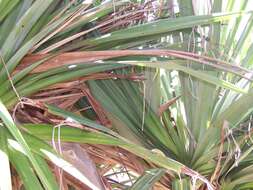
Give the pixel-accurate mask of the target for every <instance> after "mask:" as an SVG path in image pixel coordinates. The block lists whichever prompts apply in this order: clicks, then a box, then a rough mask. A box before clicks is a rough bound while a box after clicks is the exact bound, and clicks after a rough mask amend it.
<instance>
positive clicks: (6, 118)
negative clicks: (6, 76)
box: [0, 100, 56, 190]
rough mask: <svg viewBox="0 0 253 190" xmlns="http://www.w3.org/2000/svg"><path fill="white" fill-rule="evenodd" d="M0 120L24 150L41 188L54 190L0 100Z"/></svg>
mask: <svg viewBox="0 0 253 190" xmlns="http://www.w3.org/2000/svg"><path fill="white" fill-rule="evenodd" d="M0 118H1V119H2V120H3V122H4V124H5V125H6V127H7V128H8V130H9V131H10V133H11V134H12V136H13V137H14V138H15V139H16V140H17V141H18V143H19V144H20V145H21V146H22V148H23V149H24V151H25V153H26V154H27V157H28V158H29V160H30V161H31V163H32V165H33V167H34V169H35V171H36V173H37V174H38V176H39V178H40V180H41V182H42V184H43V186H44V187H45V188H46V189H52V190H53V189H56V188H55V187H54V186H53V184H51V183H50V181H49V180H48V178H47V176H46V174H45V172H44V171H43V169H42V168H41V165H40V164H39V162H38V160H37V159H36V158H35V156H34V155H33V153H32V152H31V149H30V147H29V146H28V144H27V143H26V141H25V139H24V137H23V135H22V134H21V132H20V130H19V129H18V128H17V126H16V125H15V123H14V121H13V120H12V117H11V115H10V114H9V112H8V110H7V109H6V107H5V106H4V105H3V103H2V102H1V100H0Z"/></svg>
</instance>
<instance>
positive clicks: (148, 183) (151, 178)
mask: <svg viewBox="0 0 253 190" xmlns="http://www.w3.org/2000/svg"><path fill="white" fill-rule="evenodd" d="M164 174H165V170H164V169H159V168H158V169H150V170H146V171H145V172H144V174H143V175H142V176H141V177H139V178H138V180H137V181H136V182H135V183H134V184H133V186H132V187H130V188H129V190H140V189H141V190H150V188H151V187H152V186H153V185H154V184H155V182H157V181H158V180H159V179H160V178H161V177H162V176H163V175H164Z"/></svg>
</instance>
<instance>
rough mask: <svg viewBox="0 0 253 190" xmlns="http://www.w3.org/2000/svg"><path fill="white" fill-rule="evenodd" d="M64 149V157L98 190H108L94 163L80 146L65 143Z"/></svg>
mask: <svg viewBox="0 0 253 190" xmlns="http://www.w3.org/2000/svg"><path fill="white" fill-rule="evenodd" d="M62 147H63V155H64V157H66V159H67V160H69V162H70V163H71V164H73V165H74V166H75V167H76V168H78V170H79V171H80V172H81V173H82V174H83V175H84V176H86V178H87V179H88V180H89V181H90V182H91V183H92V184H93V185H94V186H96V187H97V189H100V190H106V188H105V186H104V184H103V181H102V179H101V177H100V175H99V174H98V172H97V169H96V166H95V164H94V162H93V161H92V159H91V158H90V156H89V154H88V153H87V152H86V151H85V150H84V149H83V148H82V147H81V146H80V145H79V144H74V143H64V144H63V146H62Z"/></svg>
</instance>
